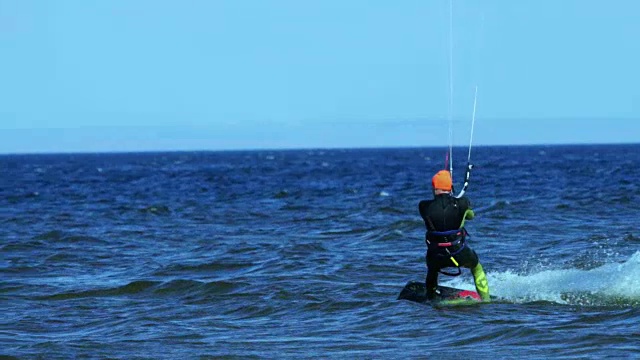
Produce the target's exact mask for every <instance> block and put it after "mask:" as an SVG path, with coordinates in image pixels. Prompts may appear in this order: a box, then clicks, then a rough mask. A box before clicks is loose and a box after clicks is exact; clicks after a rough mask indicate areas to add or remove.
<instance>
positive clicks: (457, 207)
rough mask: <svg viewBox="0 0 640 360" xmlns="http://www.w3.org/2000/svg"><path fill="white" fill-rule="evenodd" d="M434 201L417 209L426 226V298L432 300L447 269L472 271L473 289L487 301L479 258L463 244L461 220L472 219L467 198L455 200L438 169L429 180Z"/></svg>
mask: <svg viewBox="0 0 640 360" xmlns="http://www.w3.org/2000/svg"><path fill="white" fill-rule="evenodd" d="M431 185H432V188H433V200H423V201H420V203H419V205H418V208H419V210H420V215H421V216H422V219H423V220H424V223H425V226H426V227H427V233H426V243H427V255H426V261H427V278H426V291H427V293H426V296H427V298H428V299H430V300H432V299H434V298H435V296H436V290H437V287H438V272H440V271H441V270H442V269H443V268H447V267H458V268H460V267H464V268H468V269H471V273H472V274H473V278H474V282H475V285H476V290H477V292H478V294H479V295H480V297H481V298H482V300H483V301H488V300H489V284H488V283H487V277H486V275H485V273H484V270H483V269H482V265H481V264H480V261H479V260H478V255H477V254H476V252H475V251H474V250H473V249H471V247H470V246H469V244H468V243H467V242H466V237H467V235H468V233H467V230H466V229H465V228H464V221H465V220H471V219H473V217H474V213H473V210H471V203H470V201H469V199H468V198H467V197H466V196H462V197H460V198H456V197H454V196H453V195H452V194H451V192H452V180H451V173H450V172H449V171H447V170H441V171H438V173H436V174H435V175H434V176H433V178H432V179H431Z"/></svg>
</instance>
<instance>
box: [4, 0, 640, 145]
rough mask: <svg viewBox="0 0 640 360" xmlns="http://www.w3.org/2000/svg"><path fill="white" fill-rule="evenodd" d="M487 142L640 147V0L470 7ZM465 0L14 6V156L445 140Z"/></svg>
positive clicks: (481, 1)
mask: <svg viewBox="0 0 640 360" xmlns="http://www.w3.org/2000/svg"><path fill="white" fill-rule="evenodd" d="M453 7H454V12H453V79H454V81H453V93H454V96H453V117H454V119H455V125H454V140H455V143H456V144H460V145H462V144H465V143H466V142H467V141H468V136H469V127H470V118H471V113H472V105H473V89H474V87H475V86H476V85H477V86H478V88H479V95H478V109H477V122H476V128H475V134H474V141H475V143H477V144H485V145H487V144H536V143H594V142H600V143H601V142H640V105H639V104H640V87H639V86H638V84H640V70H639V69H638V64H640V41H638V38H640V22H638V21H637V15H636V14H638V13H640V2H638V1H635V0H616V1H612V2H603V1H591V0H562V1H557V0H519V1H512V0H464V1H463V0H454V2H453ZM448 71H449V1H448V0H433V1H424V0H415V1H412V0H403V1H397V2H392V1H382V0H366V1H365V0H349V1H343V0H321V1H320V0H317V1H316V0H308V1H299V0H271V1H267V0H252V1H250V0H201V1H196V0H192V1H158V0H133V1H130V0H127V1H125V0H114V1H84V0H74V1H72V0H57V1H44V0H42V1H31V0H0V79H2V80H1V85H0V98H1V99H2V102H1V103H0V152H3V153H11V152H60V151H64V152H66V151H136V150H198V149H203V150H204V149H212V150H215V149H254V148H301V147H376V146H441V145H446V144H447V143H448V122H447V117H448V101H449V88H448V86H449V85H448V78H449V73H448Z"/></svg>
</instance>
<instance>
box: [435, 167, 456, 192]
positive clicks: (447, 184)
mask: <svg viewBox="0 0 640 360" xmlns="http://www.w3.org/2000/svg"><path fill="white" fill-rule="evenodd" d="M431 186H433V188H434V189H438V190H445V191H451V186H452V184H451V174H450V173H449V171H447V170H440V171H438V172H437V173H436V174H435V175H433V178H431Z"/></svg>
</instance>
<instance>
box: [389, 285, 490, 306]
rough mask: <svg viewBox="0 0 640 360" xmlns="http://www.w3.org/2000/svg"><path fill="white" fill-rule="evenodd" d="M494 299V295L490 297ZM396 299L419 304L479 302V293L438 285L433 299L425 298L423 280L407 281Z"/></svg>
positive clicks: (480, 300)
mask: <svg viewBox="0 0 640 360" xmlns="http://www.w3.org/2000/svg"><path fill="white" fill-rule="evenodd" d="M491 298H492V299H495V297H493V296H492V297H491ZM398 300H409V301H414V302H417V303H421V304H428V303H479V302H482V298H481V297H480V295H479V294H478V293H477V292H475V291H471V290H463V289H456V288H453V287H449V286H442V285H438V288H437V289H436V296H435V298H434V299H432V300H429V299H427V294H426V286H425V284H424V282H419V281H409V282H408V283H407V285H405V286H404V289H402V291H401V292H400V295H398Z"/></svg>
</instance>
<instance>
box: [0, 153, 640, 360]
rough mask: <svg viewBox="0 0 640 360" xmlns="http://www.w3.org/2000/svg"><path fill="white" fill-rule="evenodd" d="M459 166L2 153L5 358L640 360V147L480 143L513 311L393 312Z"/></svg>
mask: <svg viewBox="0 0 640 360" xmlns="http://www.w3.org/2000/svg"><path fill="white" fill-rule="evenodd" d="M455 150H456V151H455V153H454V154H455V156H454V160H456V161H455V165H456V167H455V169H456V170H455V172H454V178H455V179H456V180H457V181H456V182H457V185H458V186H460V180H461V179H462V177H463V172H464V166H465V162H466V149H463V148H459V149H455ZM444 153H445V149H441V148H437V149H436V148H414V149H360V150H296V151H246V152H193V153H190V152H182V153H141V154H64V155H4V156H0V308H1V309H2V314H3V315H2V316H1V317H0V356H5V357H8V358H12V357H15V358H20V359H23V358H24V359H31V358H42V359H57V358H61V359H66V358H120V359H134V358H141V359H142V358H149V359H160V358H162V359H164V358H166V359H182V358H194V359H206V358H225V359H234V358H237V359H247V358H256V359H262V358H274V359H280V358H361V359H370V358H453V357H473V358H513V357H516V356H517V357H519V358H602V357H612V358H637V357H640V325H638V324H639V323H640V229H639V228H638V216H639V215H640V145H598V146H531V147H476V148H474V149H473V160H474V161H473V162H474V164H475V165H476V167H475V169H474V171H473V173H472V179H471V185H470V188H469V190H468V195H469V197H470V199H471V201H472V203H473V205H474V207H475V208H476V209H478V214H477V215H478V216H477V218H476V219H474V220H473V221H469V222H468V223H467V224H468V229H469V232H470V233H471V236H472V237H471V239H470V245H471V246H472V247H473V248H474V249H475V250H476V252H477V253H478V254H479V256H480V260H481V262H482V264H483V266H484V268H485V271H486V272H487V277H488V281H489V285H490V289H491V293H492V295H495V296H498V297H499V298H500V299H501V300H499V301H495V302H492V303H486V304H478V305H472V306H449V307H447V306H431V305H423V304H416V303H412V302H408V301H403V300H396V298H397V296H398V294H399V292H400V290H401V289H402V288H403V286H404V285H405V283H406V282H408V281H410V280H423V279H424V276H425V265H424V252H425V245H424V240H423V236H424V225H423V223H422V221H421V219H420V216H419V214H418V209H417V205H418V202H419V201H420V200H421V199H425V198H429V197H430V196H431V194H430V188H429V186H430V178H431V176H432V174H433V173H434V172H435V171H437V170H439V169H440V168H442V166H443V163H444ZM440 282H441V283H442V284H447V285H451V286H456V287H460V288H465V289H473V282H472V278H471V276H470V274H469V271H468V270H465V271H464V272H463V275H462V276H460V277H456V278H451V277H445V276H441V277H440Z"/></svg>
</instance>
